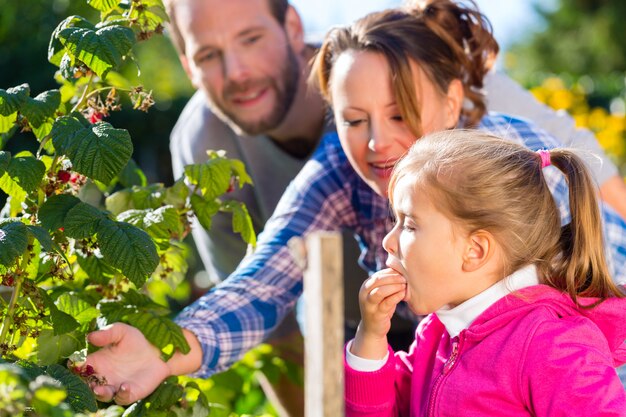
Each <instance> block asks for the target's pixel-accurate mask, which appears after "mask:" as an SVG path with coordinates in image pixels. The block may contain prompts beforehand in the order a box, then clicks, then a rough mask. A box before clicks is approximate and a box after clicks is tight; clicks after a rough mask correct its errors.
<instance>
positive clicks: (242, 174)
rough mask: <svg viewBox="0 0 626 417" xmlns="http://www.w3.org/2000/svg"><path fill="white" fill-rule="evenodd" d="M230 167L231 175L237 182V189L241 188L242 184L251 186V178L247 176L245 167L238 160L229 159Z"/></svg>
mask: <svg viewBox="0 0 626 417" xmlns="http://www.w3.org/2000/svg"><path fill="white" fill-rule="evenodd" d="M230 166H231V168H232V171H233V174H234V175H235V176H236V177H237V179H238V180H239V188H241V187H243V186H244V184H250V185H252V178H250V175H248V172H247V171H246V167H245V165H244V164H243V162H241V161H240V160H239V159H230Z"/></svg>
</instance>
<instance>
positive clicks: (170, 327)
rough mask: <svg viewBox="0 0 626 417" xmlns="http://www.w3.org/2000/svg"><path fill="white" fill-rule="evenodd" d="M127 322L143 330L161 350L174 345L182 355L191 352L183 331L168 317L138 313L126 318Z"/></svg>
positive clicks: (151, 313) (148, 312)
mask: <svg viewBox="0 0 626 417" xmlns="http://www.w3.org/2000/svg"><path fill="white" fill-rule="evenodd" d="M126 322H127V323H128V324H130V325H131V326H133V327H136V328H137V329H139V330H141V332H142V333H143V334H144V336H146V339H148V340H149V341H150V343H152V344H153V345H154V346H156V347H158V348H159V349H163V348H165V347H167V346H168V345H173V346H174V348H175V349H178V350H180V351H181V352H182V353H188V352H189V345H188V344H187V341H186V340H185V336H183V331H182V330H181V328H180V327H179V326H178V325H177V324H176V323H174V322H173V321H172V320H171V319H169V318H168V317H165V316H160V315H157V314H155V313H153V312H150V311H138V312H136V313H132V314H129V315H128V316H126Z"/></svg>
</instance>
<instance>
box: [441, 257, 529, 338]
mask: <svg viewBox="0 0 626 417" xmlns="http://www.w3.org/2000/svg"><path fill="white" fill-rule="evenodd" d="M537 284H539V276H538V275H537V268H536V267H535V265H527V266H525V267H523V268H521V269H518V270H517V271H515V272H513V273H512V274H511V275H509V276H508V277H506V278H504V279H502V280H500V281H498V282H496V283H495V284H493V285H492V286H491V287H489V288H487V289H486V290H485V291H483V292H481V293H479V294H477V295H475V296H473V297H472V298H470V299H469V300H467V301H465V302H463V303H461V304H459V305H458V306H456V307H454V308H452V309H450V308H448V307H447V306H444V307H442V308H440V309H439V310H437V311H436V313H435V314H437V317H438V318H439V320H440V321H441V323H443V325H444V326H445V328H446V330H447V331H448V333H449V334H450V337H451V338H452V337H456V336H458V335H459V333H461V331H462V330H464V329H467V328H468V327H469V326H470V324H472V322H473V321H474V320H476V318H477V317H478V316H480V315H481V314H482V313H483V312H484V311H485V310H487V309H488V308H489V307H491V306H492V305H493V304H494V303H495V302H496V301H498V300H499V299H501V298H503V297H504V296H506V295H508V294H510V293H512V292H513V291H517V290H519V289H522V288H525V287H530V286H532V285H537Z"/></svg>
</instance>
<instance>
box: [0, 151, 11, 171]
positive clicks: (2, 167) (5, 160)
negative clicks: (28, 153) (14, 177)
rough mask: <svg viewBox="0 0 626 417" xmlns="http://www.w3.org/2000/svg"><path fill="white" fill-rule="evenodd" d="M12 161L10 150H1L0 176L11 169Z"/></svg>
mask: <svg viewBox="0 0 626 417" xmlns="http://www.w3.org/2000/svg"><path fill="white" fill-rule="evenodd" d="M10 162H11V154H10V153H9V152H3V151H0V177H1V176H3V175H4V173H5V172H7V170H8V169H9V163H10Z"/></svg>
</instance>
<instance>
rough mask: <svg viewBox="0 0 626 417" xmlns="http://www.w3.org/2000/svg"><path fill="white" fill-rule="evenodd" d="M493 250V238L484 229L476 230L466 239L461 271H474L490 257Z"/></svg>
mask: <svg viewBox="0 0 626 417" xmlns="http://www.w3.org/2000/svg"><path fill="white" fill-rule="evenodd" d="M494 251H495V239H494V237H493V235H492V234H491V233H489V232H487V231H485V230H478V231H476V232H474V233H472V234H471V235H469V237H468V239H467V247H466V249H465V252H464V254H463V271H465V272H474V271H476V270H478V269H480V268H481V267H483V266H484V265H485V264H486V263H487V262H489V260H490V259H491V258H492V256H493V254H494Z"/></svg>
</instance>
